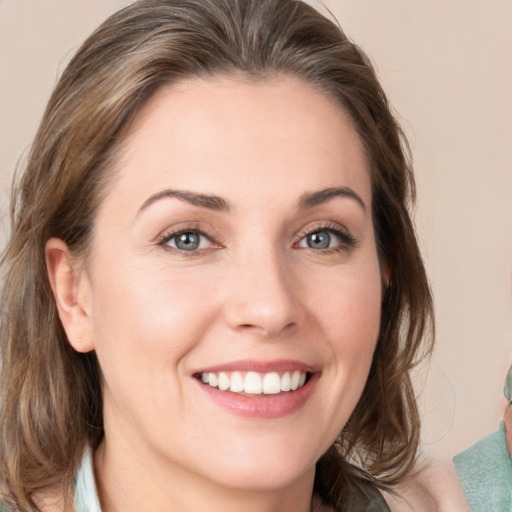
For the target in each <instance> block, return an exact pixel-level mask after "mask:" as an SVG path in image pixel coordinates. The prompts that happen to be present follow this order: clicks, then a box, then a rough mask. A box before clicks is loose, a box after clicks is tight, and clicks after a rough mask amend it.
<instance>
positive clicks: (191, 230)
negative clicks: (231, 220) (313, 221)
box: [157, 223, 358, 257]
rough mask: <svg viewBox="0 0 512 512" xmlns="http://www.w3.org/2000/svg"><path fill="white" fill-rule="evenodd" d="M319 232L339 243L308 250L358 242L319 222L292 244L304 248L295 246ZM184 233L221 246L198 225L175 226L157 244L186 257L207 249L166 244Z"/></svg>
mask: <svg viewBox="0 0 512 512" xmlns="http://www.w3.org/2000/svg"><path fill="white" fill-rule="evenodd" d="M321 232H327V233H331V234H334V235H335V236H336V237H338V238H339V239H340V241H341V244H339V245H338V246H336V247H329V248H326V249H312V248H309V249H310V250H312V251H314V252H317V253H322V254H329V253H333V252H339V251H346V250H348V249H351V248H354V247H356V246H357V243H358V242H357V240H356V239H355V238H354V237H353V236H352V235H351V234H350V233H348V232H347V231H346V230H344V229H342V228H341V227H340V226H339V225H337V224H332V223H326V224H321V225H318V226H315V227H313V228H308V229H306V230H304V231H302V232H301V233H300V234H299V235H298V240H297V242H295V243H294V244H293V246H294V247H296V248H299V249H306V248H305V247H297V246H298V244H299V243H300V242H301V241H302V240H304V239H305V238H306V237H307V236H309V235H312V234H314V233H321ZM184 234H197V235H199V236H202V237H204V238H206V239H207V240H208V241H209V243H211V244H213V245H216V246H217V248H219V247H222V246H221V245H220V244H217V243H215V242H214V241H213V237H212V236H211V235H209V234H208V233H206V232H205V231H204V230H203V229H201V228H200V227H199V226H198V225H192V226H183V227H177V228H174V229H172V230H171V231H168V232H165V233H164V234H163V235H162V236H161V237H160V238H159V239H158V241H157V245H158V246H160V247H162V248H163V249H164V250H166V251H170V252H178V253H180V254H182V255H184V256H188V257H192V256H197V255H199V254H200V253H201V252H202V251H205V250H208V249H194V250H190V251H186V250H182V249H178V248H176V247H170V246H169V245H168V243H169V242H170V241H171V240H172V239H174V238H177V237H179V236H180V235H184Z"/></svg>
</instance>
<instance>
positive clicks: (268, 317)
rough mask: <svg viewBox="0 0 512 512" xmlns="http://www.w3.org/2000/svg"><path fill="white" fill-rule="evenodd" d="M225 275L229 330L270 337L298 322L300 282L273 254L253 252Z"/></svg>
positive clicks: (299, 315) (291, 328)
mask: <svg viewBox="0 0 512 512" xmlns="http://www.w3.org/2000/svg"><path fill="white" fill-rule="evenodd" d="M229 274H230V275H229V278H228V280H227V281H228V282H226V283H225V285H226V289H225V291H226V301H225V311H224V313H225V318H226V321H227V323H228V325H229V326H230V327H231V328H232V329H234V330H237V331H244V332H250V333H252V334H253V335H257V336H259V337H263V338H268V339H271V338H277V337H279V336H282V335H283V334H284V333H285V332H289V331H291V330H293V328H294V327H296V326H298V325H299V324H300V323H301V321H302V318H303V309H302V306H301V302H300V300H299V296H300V293H299V292H300V283H299V282H298V281H297V279H296V278H295V277H294V272H293V269H291V268H290V265H287V264H286V262H284V261H282V260H281V259H280V258H279V256H278V255H277V254H274V253H266V254H261V253H260V254H259V255H256V254H253V255H252V256H251V257H250V258H245V261H243V262H237V263H232V265H231V266H230V272H229Z"/></svg>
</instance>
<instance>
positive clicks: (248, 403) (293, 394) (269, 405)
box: [197, 373, 319, 420]
mask: <svg viewBox="0 0 512 512" xmlns="http://www.w3.org/2000/svg"><path fill="white" fill-rule="evenodd" d="M318 378H319V375H318V374H317V373H314V374H313V375H311V377H310V378H309V380H308V382H307V383H306V384H305V385H304V386H302V387H301V388H300V389H298V390H296V391H288V392H284V393H280V394H277V395H265V394H263V395H254V396H243V395H239V394H238V393H232V392H231V391H220V390H219V389H217V388H212V387H211V386H208V385H206V384H203V383H201V382H199V381H197V384H198V386H200V387H201V389H202V390H203V391H204V392H205V393H206V394H207V395H208V396H209V397H210V399H211V400H212V401H213V402H215V403H216V404H217V405H219V406H221V407H223V408H224V409H227V410H228V411H230V412H232V413H234V414H237V415H238V416H244V417H250V418H261V419H268V420H270V419H277V418H282V417H284V416H287V415H289V414H292V413H294V412H296V411H298V410H299V409H301V408H302V407H303V406H304V405H305V404H306V402H307V401H308V399H309V397H310V396H311V394H312V393H313V390H314V387H315V385H316V382H317V381H318Z"/></svg>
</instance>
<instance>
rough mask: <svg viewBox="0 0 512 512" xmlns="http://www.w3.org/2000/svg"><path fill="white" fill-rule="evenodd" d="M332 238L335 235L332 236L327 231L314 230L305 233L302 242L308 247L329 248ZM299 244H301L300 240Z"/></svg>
mask: <svg viewBox="0 0 512 512" xmlns="http://www.w3.org/2000/svg"><path fill="white" fill-rule="evenodd" d="M333 238H336V237H332V236H331V234H330V233H329V232H328V231H315V232H314V233H310V234H309V235H306V237H305V238H304V239H303V242H304V243H305V244H306V246H307V247H309V248H310V249H329V248H330V247H331V242H332V239H333ZM299 245H300V246H301V247H302V246H303V243H302V241H301V243H300V244H299Z"/></svg>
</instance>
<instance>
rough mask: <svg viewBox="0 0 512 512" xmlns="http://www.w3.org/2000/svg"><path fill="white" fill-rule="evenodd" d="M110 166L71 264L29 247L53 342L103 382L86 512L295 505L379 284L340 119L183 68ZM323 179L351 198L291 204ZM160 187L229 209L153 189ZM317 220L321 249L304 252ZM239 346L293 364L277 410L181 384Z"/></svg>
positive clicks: (349, 403)
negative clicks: (297, 381) (85, 241)
mask: <svg viewBox="0 0 512 512" xmlns="http://www.w3.org/2000/svg"><path fill="white" fill-rule="evenodd" d="M115 172H116V174H115V179H114V180H113V182H112V184H111V186H110V189H109V190H108V191H107V193H106V195H105V199H104V201H103V203H102V205H101V206H100V208H99V211H98V213H97V217H96V221H95V231H94V238H93V241H92V247H91V251H90V255H89V256H88V259H87V261H76V260H74V259H73V257H72V255H71V254H69V251H68V250H67V248H66V246H65V244H64V243H63V242H62V241H60V240H56V239H52V240H50V241H49V242H48V244H47V261H48V266H49V273H50V279H51V282H52V286H53V289H54V292H55V296H56V299H57V304H58V308H59V314H60V317H61V319H62V322H63V325H64V327H65V329H66V332H67V335H68V338H69V341H70V343H71V344H72V345H73V347H74V348H75V349H76V350H78V351H81V352H87V351H90V350H95V351H96V353H97V356H98V359H99V362H100V365H101V368H102V372H103V375H104V383H103V389H104V417H105V438H104V441H103V442H102V444H101V445H100V447H99V449H98V450H97V452H96V454H95V471H96V476H97V481H98V487H99V494H100V500H101V503H102V508H103V511H104V512H114V511H123V512H130V511H139V510H145V511H159V512H161V511H162V510H166V511H180V512H184V511H185V512H186V511H197V510H209V511H210V512H215V511H219V512H220V511H222V512H230V511H233V512H234V511H237V512H238V511H240V510H244V511H249V512H270V511H275V512H277V511H279V512H292V511H293V512H307V511H309V510H310V506H311V496H312V488H313V479H314V472H315V463H316V461H317V460H318V459H319V458H320V456H321V455H322V454H323V453H324V452H325V450H326V449H327V448H328V447H329V446H330V445H331V444H332V442H333V441H334V439H335V438H336V436H337V435H338V433H339V432H340V431H341V429H342V428H343V426H344V425H345V423H346V421H347V419H348V418H349V416H350V414H351V412H352V411H353V409H354V407H355V405H356V403H357V401H358V399H359V397H360V394H361V392H362V390H363V387H364V384H365V382H366V379H367V375H368V371H369V368H370V364H371V360H372V355H373V352H374V349H375V344H376V340H377V336H378V332H379V321H380V308H381V298H382V286H383V283H384V282H385V280H386V272H385V270H384V271H383V269H382V268H381V264H380V262H379V259H378V256H377V250H376V243H375V238H374V229H373V222H372V216H371V201H372V198H371V183H370V176H369V172H368V166H367V161H366V158H365V155H364V151H363V146H362V143H361V141H360V139H359V136H358V135H357V133H356V131H355V129H354V126H353V123H352V121H351V119H350V118H349V116H348V115H347V114H346V113H345V112H344V111H343V110H342V109H341V108H340V106H339V105H338V104H336V103H334V102H333V101H332V100H331V99H330V98H328V97H326V96H325V95H324V94H322V93H320V92H318V91H317V90H316V89H315V88H314V87H313V86H311V85H309V84H305V83H303V82H300V81H298V80H296V79H293V78H287V77H277V78H274V79H271V80H268V81H265V82H260V83H257V84H255V83H252V82H247V81H244V80H241V79H238V78H236V77H217V78H214V79H211V80H208V81H206V80H199V79H198V80H187V81H183V82H181V83H179V84H175V85H173V86H172V87H168V88H165V89H162V90H160V91H159V92H157V94H156V95H155V96H154V97H153V98H152V99H151V100H150V102H149V103H148V104H147V105H146V107H145V108H144V110H143V111H142V112H141V113H140V114H139V116H138V118H137V120H136V122H135V124H134V126H133V127H132V130H131V133H130V134H129V136H128V137H127V140H126V141H125V144H124V150H123V154H122V157H121V159H120V161H119V162H118V166H117V169H116V170H115ZM332 187H345V189H344V190H347V188H349V189H350V190H351V191H352V193H353V196H352V197H351V196H349V195H346V194H345V195H337V196H335V197H330V198H329V199H326V200H324V201H321V202H320V203H319V204H316V205H313V206H311V205H310V206H309V207H308V208H300V207H299V206H298V203H299V201H300V199H301V198H303V197H304V195H305V194H310V193H313V192H317V191H319V190H324V189H330V188H332ZM168 189H173V190H180V191H192V192H194V193H200V194H208V195H212V194H213V195H215V196H218V197H220V198H222V199H223V200H224V201H225V202H228V203H229V205H230V208H229V211H225V210H219V211H214V210H212V209H210V208H205V207H201V206H197V205H192V204H190V203H189V202H188V201H186V200H184V199H183V198H177V197H161V198H159V199H155V195H159V194H161V193H162V191H165V190H168ZM356 196H357V198H359V199H357V198H356ZM150 198H152V199H150ZM148 200H149V202H150V204H148ZM144 205H146V206H144ZM196 228H200V229H201V230H202V231H204V233H205V234H206V235H207V237H204V238H201V246H200V248H199V249H198V250H196V251H194V253H193V254H191V253H188V254H186V251H183V250H179V249H178V248H176V246H175V239H172V238H170V237H171V236H172V233H173V232H175V231H176V230H177V229H178V230H179V229H181V230H182V229H188V230H195V229H196ZM331 229H340V230H342V231H343V232H344V233H348V234H349V235H350V237H352V238H353V239H354V240H355V242H354V243H353V244H352V243H351V242H350V243H349V242H347V240H344V239H343V236H340V235H335V234H334V233H333V232H332V231H329V230H331ZM326 230H327V232H328V233H330V236H331V246H330V248H327V249H321V250H320V249H318V248H311V247H309V246H308V240H310V238H308V235H307V233H311V232H322V233H324V234H325V232H326ZM173 245H174V247H173ZM248 359H249V360H257V361H260V362H261V361H262V362H269V361H275V360H290V359H292V360H294V361H300V362H302V363H305V364H308V365H310V367H312V368H314V372H315V375H316V376H317V379H316V381H315V384H314V387H313V390H312V392H311V393H310V395H309V398H308V399H307V400H306V401H305V403H304V404H303V405H302V406H301V407H299V408H298V410H294V411H293V412H291V413H289V414H286V415H284V416H282V417H279V418H272V419H267V418H259V417H247V416H240V415H237V414H235V413H233V412H232V411H229V410H226V409H225V408H224V407H221V406H219V405H218V404H217V403H214V402H213V401H212V400H211V399H210V397H209V395H208V393H206V392H205V390H204V385H203V384H201V383H200V382H199V381H198V379H196V378H195V377H194V374H195V373H196V372H197V371H198V370H199V369H201V368H205V367H209V366H213V365H223V364H226V363H228V362H233V361H240V360H248ZM257 399H259V400H261V399H263V400H265V398H261V397H260V398H257ZM314 508H315V509H316V510H321V506H320V504H318V503H315V504H314Z"/></svg>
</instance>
